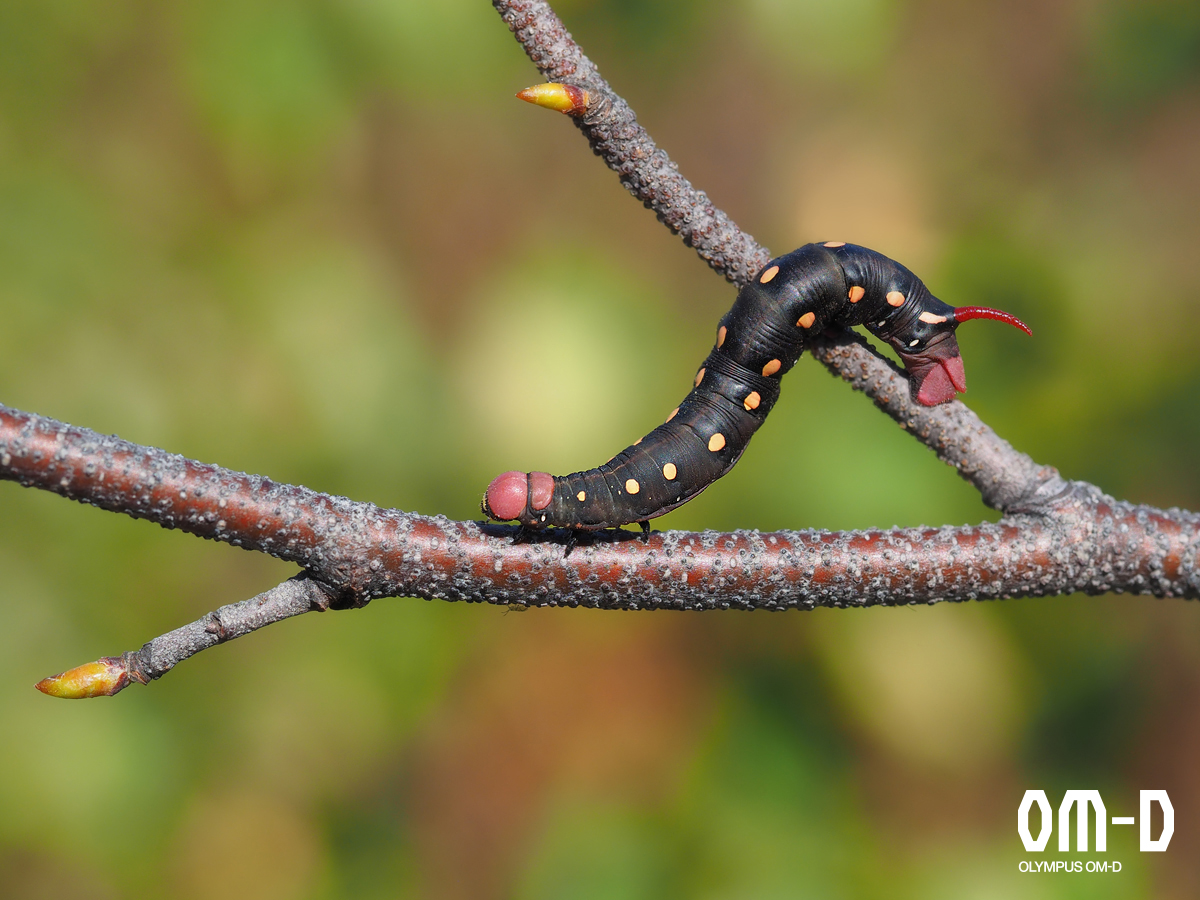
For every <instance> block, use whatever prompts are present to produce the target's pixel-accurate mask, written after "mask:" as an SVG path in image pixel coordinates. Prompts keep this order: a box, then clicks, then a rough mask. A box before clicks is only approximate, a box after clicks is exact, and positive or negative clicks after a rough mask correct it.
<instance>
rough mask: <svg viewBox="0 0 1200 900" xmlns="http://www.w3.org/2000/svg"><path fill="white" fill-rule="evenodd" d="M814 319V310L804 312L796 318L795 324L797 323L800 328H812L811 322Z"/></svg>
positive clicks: (815, 318) (815, 316) (815, 317)
mask: <svg viewBox="0 0 1200 900" xmlns="http://www.w3.org/2000/svg"><path fill="white" fill-rule="evenodd" d="M815 321H817V314H816V313H814V312H806V313H805V314H804V315H802V316H801V317H800V318H799V319H797V320H796V324H797V325H799V326H800V327H801V328H812V327H813V322H815Z"/></svg>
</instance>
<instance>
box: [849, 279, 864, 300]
mask: <svg viewBox="0 0 1200 900" xmlns="http://www.w3.org/2000/svg"><path fill="white" fill-rule="evenodd" d="M866 295H867V292H866V289H865V288H861V287H859V286H858V285H857V284H856V285H855V286H854V287H852V288H850V302H851V303H857V302H858V301H859V300H861V299H862V298H863V297H865V296H866Z"/></svg>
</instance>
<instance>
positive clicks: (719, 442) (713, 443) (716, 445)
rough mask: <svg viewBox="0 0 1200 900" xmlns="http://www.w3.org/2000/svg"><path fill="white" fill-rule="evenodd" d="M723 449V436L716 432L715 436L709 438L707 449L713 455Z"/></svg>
mask: <svg viewBox="0 0 1200 900" xmlns="http://www.w3.org/2000/svg"><path fill="white" fill-rule="evenodd" d="M724 448H725V435H723V434H721V432H719V431H718V432H717V433H716V434H714V435H713V436H712V437H710V438H709V439H708V449H709V450H711V451H712V452H713V453H716V452H717V451H718V450H723V449H724Z"/></svg>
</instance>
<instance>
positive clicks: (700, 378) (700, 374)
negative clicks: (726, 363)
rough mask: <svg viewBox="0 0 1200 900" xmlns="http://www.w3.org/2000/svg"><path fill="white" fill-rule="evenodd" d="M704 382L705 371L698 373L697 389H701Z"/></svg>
mask: <svg viewBox="0 0 1200 900" xmlns="http://www.w3.org/2000/svg"><path fill="white" fill-rule="evenodd" d="M703 380H704V369H701V370H700V371H699V372H697V373H696V387H700V382H702V381H703Z"/></svg>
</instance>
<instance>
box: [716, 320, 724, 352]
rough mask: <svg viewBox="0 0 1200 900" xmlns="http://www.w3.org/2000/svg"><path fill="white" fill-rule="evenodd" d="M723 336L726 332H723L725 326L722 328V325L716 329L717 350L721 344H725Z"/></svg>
mask: <svg viewBox="0 0 1200 900" xmlns="http://www.w3.org/2000/svg"><path fill="white" fill-rule="evenodd" d="M725 334H726V331H725V326H724V325H722V326H721V327H720V328H718V329H717V347H718V348H719V347H720V346H721V345H722V344H723V343H725Z"/></svg>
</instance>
